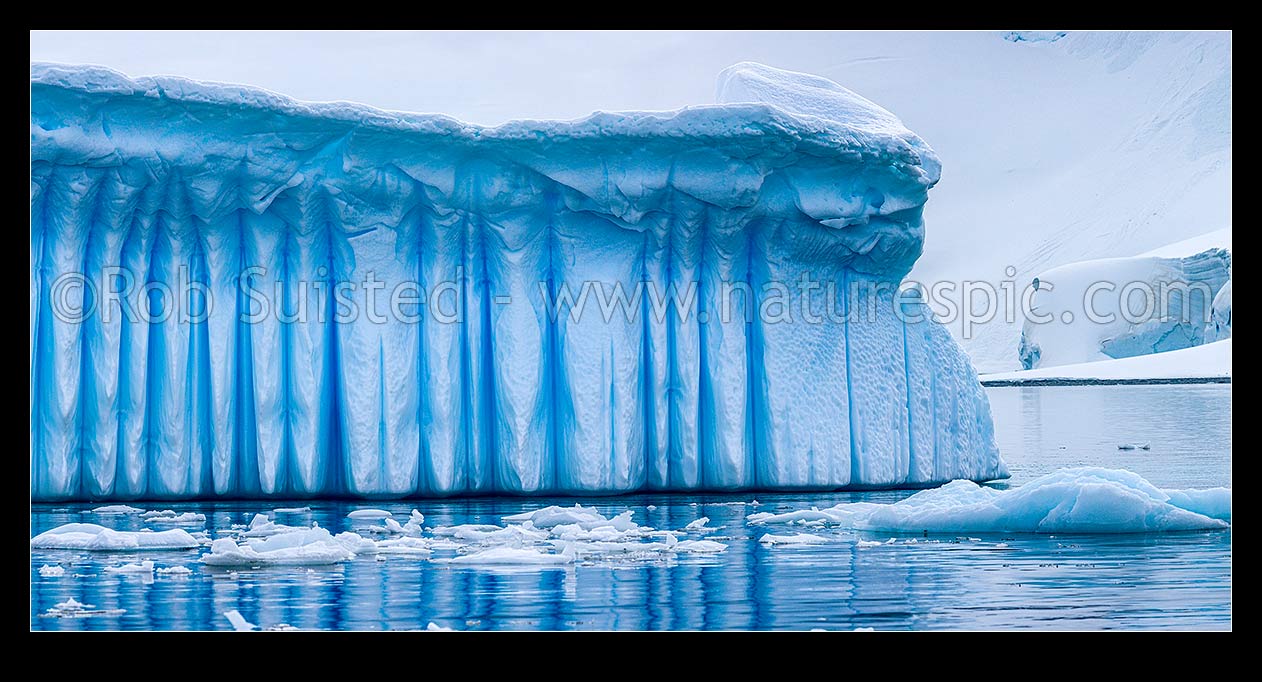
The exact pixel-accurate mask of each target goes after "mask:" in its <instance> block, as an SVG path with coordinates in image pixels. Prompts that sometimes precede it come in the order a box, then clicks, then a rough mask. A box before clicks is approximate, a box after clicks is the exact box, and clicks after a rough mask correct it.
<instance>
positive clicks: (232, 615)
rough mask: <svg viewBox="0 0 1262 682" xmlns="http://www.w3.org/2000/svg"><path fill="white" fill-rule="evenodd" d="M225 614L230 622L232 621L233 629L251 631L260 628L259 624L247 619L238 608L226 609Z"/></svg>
mask: <svg viewBox="0 0 1262 682" xmlns="http://www.w3.org/2000/svg"><path fill="white" fill-rule="evenodd" d="M223 615H224V616H225V617H226V618H227V619H228V622H229V623H232V629H233V630H236V631H237V632H249V631H251V630H256V629H258V626H257V625H255V624H254V623H251V622H250V621H248V620H246V619H245V616H243V615H241V612H240V611H238V610H236V609H233V610H231V611H224V614H223Z"/></svg>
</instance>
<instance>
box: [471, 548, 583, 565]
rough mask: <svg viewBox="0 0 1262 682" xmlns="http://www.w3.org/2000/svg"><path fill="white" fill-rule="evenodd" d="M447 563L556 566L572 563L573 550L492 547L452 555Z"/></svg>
mask: <svg viewBox="0 0 1262 682" xmlns="http://www.w3.org/2000/svg"><path fill="white" fill-rule="evenodd" d="M447 563H450V564H457V565H473V566H493V565H499V566H505V565H508V566H556V565H560V564H572V563H574V552H573V550H572V549H571V548H569V547H567V548H566V551H564V552H562V553H560V554H551V553H548V552H541V551H539V550H537V549H529V548H525V547H493V548H491V549H487V550H483V551H481V552H474V553H473V554H464V555H461V556H458V557H453V558H451V559H448V560H447Z"/></svg>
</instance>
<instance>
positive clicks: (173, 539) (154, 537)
mask: <svg viewBox="0 0 1262 682" xmlns="http://www.w3.org/2000/svg"><path fill="white" fill-rule="evenodd" d="M200 544H201V543H200V542H198V540H197V538H195V537H193V536H192V535H189V534H188V532H187V531H184V530H181V529H179V528H172V529H171V530H164V531H158V532H136V531H126V530H114V529H112V528H106V527H105V526H98V525H97V524H95V523H67V524H65V525H62V526H57V527H56V528H53V529H52V530H47V531H44V532H43V533H40V534H39V535H36V536H35V537H34V538H31V547H32V548H35V549H81V550H88V551H119V550H139V549H192V548H194V547H198V546H199V545H200Z"/></svg>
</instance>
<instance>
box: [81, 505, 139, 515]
mask: <svg viewBox="0 0 1262 682" xmlns="http://www.w3.org/2000/svg"><path fill="white" fill-rule="evenodd" d="M144 511H145V510H143V509H138V508H136V507H129V506H127V505H125V504H107V505H105V506H104V507H97V508H96V509H93V510H92V513H93V514H140V513H143V512H144Z"/></svg>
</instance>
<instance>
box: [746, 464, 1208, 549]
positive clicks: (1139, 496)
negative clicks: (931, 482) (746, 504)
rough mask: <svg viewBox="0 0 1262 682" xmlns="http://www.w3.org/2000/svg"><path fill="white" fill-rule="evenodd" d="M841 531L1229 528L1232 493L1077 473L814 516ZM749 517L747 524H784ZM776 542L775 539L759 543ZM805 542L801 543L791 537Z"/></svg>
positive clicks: (953, 486)
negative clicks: (1006, 487) (1009, 486)
mask: <svg viewBox="0 0 1262 682" xmlns="http://www.w3.org/2000/svg"><path fill="white" fill-rule="evenodd" d="M815 513H816V514H818V515H819V516H820V517H821V518H824V519H827V521H828V522H829V523H831V524H835V525H836V526H839V527H842V528H852V529H855V530H865V531H892V532H901V533H922V532H927V533H965V532H976V533H981V532H993V533H1152V532H1164V531H1183V530H1220V529H1227V528H1230V524H1231V489H1230V488H1210V489H1206V490H1162V489H1160V488H1157V487H1155V486H1153V485H1152V484H1151V483H1149V482H1148V481H1147V480H1145V479H1144V478H1143V477H1142V476H1140V475H1139V474H1135V473H1132V472H1130V471H1125V470H1121V469H1104V468H1100V467H1074V468H1069V469H1061V470H1059V471H1055V472H1053V473H1050V474H1046V475H1043V476H1040V477H1038V478H1036V479H1034V480H1033V481H1030V482H1029V483H1026V484H1025V485H1023V486H1021V487H1019V488H1012V489H1009V490H999V489H996V488H990V487H986V486H980V485H977V484H976V483H973V482H972V481H963V480H961V481H952V482H951V483H948V484H946V485H944V486H941V487H939V488H934V489H931V490H922V491H920V492H918V493H916V494H914V495H912V496H910V497H908V498H906V499H904V500H900V501H898V502H895V503H893V504H879V503H874V502H852V503H843V504H839V505H836V506H834V507H830V508H828V509H823V510H815ZM795 518H796V517H794V516H792V515H791V514H778V515H772V514H753V515H750V516H748V517H747V520H749V521H750V522H751V523H789V522H792V521H793V520H794V519H795ZM768 537H770V538H773V540H775V541H781V538H780V537H779V536H764V539H763V542H767V538H768ZM796 537H802V536H796Z"/></svg>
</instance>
